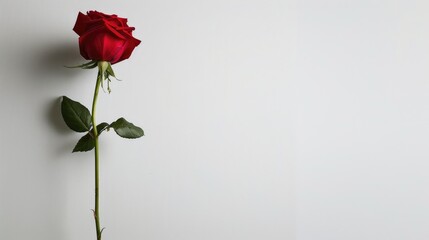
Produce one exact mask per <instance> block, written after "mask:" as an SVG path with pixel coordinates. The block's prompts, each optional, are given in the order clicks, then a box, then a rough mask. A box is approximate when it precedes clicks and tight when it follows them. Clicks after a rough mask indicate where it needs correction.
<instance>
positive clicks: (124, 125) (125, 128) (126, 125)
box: [110, 118, 144, 138]
mask: <svg viewBox="0 0 429 240" xmlns="http://www.w3.org/2000/svg"><path fill="white" fill-rule="evenodd" d="M110 127H112V128H113V129H115V132H116V133H117V134H118V135H119V136H121V137H123V138H139V137H142V136H144V132H143V129H141V128H139V127H137V126H135V125H134V124H132V123H130V122H128V121H127V120H125V119H124V118H119V119H118V120H116V121H115V122H113V123H112V124H110Z"/></svg>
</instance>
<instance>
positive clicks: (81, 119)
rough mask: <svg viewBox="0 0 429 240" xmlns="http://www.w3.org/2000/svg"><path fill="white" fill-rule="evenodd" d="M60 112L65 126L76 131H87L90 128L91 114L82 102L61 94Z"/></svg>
mask: <svg viewBox="0 0 429 240" xmlns="http://www.w3.org/2000/svg"><path fill="white" fill-rule="evenodd" d="M61 114H62V115H63V118H64V121H65V122H66V124H67V126H68V127H69V128H70V129H72V130H73V131H76V132H87V131H89V129H91V126H92V124H91V114H90V113H89V110H88V109H87V108H86V107H85V106H83V105H82V104H80V103H78V102H75V101H73V100H71V99H70V98H68V97H66V96H63V101H62V102H61Z"/></svg>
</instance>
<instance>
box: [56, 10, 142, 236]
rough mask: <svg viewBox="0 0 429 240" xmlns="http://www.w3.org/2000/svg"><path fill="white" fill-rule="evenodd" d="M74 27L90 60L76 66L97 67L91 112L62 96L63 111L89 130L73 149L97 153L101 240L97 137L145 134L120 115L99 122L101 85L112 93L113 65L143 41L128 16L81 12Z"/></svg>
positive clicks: (73, 123)
mask: <svg viewBox="0 0 429 240" xmlns="http://www.w3.org/2000/svg"><path fill="white" fill-rule="evenodd" d="M73 30H74V31H75V32H76V33H77V34H78V35H79V49H80V53H81V55H82V56H83V57H84V58H85V59H87V60H90V62H88V63H85V64H82V65H79V66H76V67H77V68H82V69H92V68H98V74H97V81H96V84H95V90H94V97H93V101H92V108H91V113H90V112H89V110H88V109H87V108H86V107H85V106H84V105H82V104H80V103H79V102H76V101H73V100H71V99H70V98H68V97H66V96H63V99H62V102H61V114H62V116H63V118H64V121H65V123H66V124H67V126H68V127H69V128H70V129H72V130H74V131H76V132H82V133H86V134H85V135H84V136H83V137H81V138H80V140H79V141H78V142H77V144H76V146H75V147H74V149H73V152H86V151H90V150H92V149H94V153H95V207H94V209H93V212H94V220H95V226H96V233H97V240H101V234H102V232H103V229H102V228H101V226H100V209H99V146H98V138H99V136H100V134H101V133H102V132H104V131H105V130H109V129H111V128H113V129H114V130H115V132H116V133H117V134H118V135H119V136H121V137H123V138H139V137H142V136H143V135H144V132H143V130H142V129H141V128H140V127H137V126H135V125H134V124H132V123H130V122H128V121H127V120H125V119H124V118H122V117H121V118H119V119H117V120H116V121H114V122H112V123H107V122H102V123H100V124H98V125H97V123H96V119H95V112H96V106H97V97H98V92H99V89H100V86H101V87H102V86H103V83H104V82H106V83H107V89H108V91H109V92H110V81H111V79H110V78H111V77H114V78H115V73H114V72H113V69H112V64H115V63H118V62H120V61H122V60H125V59H128V58H129V57H130V56H131V53H132V52H133V50H134V48H135V47H137V46H138V45H139V44H140V40H138V39H136V38H134V37H133V35H132V31H133V30H134V28H133V27H129V26H128V25H127V19H126V18H120V17H118V16H117V15H108V14H104V13H101V12H97V11H89V12H87V15H85V14H83V13H79V15H78V17H77V21H76V24H75V26H74V28H73Z"/></svg>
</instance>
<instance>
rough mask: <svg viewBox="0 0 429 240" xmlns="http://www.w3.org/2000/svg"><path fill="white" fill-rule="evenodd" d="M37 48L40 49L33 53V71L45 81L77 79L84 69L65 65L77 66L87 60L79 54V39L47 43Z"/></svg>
mask: <svg viewBox="0 0 429 240" xmlns="http://www.w3.org/2000/svg"><path fill="white" fill-rule="evenodd" d="M37 49H39V50H38V51H37V53H34V55H33V61H32V63H33V67H32V72H33V73H34V74H35V76H37V78H38V79H40V80H42V82H43V83H47V82H45V81H49V82H52V81H55V82H57V81H62V80H64V79H66V80H67V79H77V78H76V76H77V75H79V74H80V73H81V72H82V71H73V69H68V68H66V67H65V66H75V65H79V64H82V63H84V62H87V60H85V59H84V58H82V57H81V56H80V54H79V47H78V43H77V41H67V42H60V43H58V42H56V43H51V44H49V43H47V44H45V45H44V46H40V47H38V48H37ZM34 58H36V59H34Z"/></svg>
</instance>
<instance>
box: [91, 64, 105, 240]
mask: <svg viewBox="0 0 429 240" xmlns="http://www.w3.org/2000/svg"><path fill="white" fill-rule="evenodd" d="M102 65H103V63H102V62H99V63H98V76H97V83H96V84H95V90H94V99H93V101H92V116H91V120H92V129H93V133H94V145H95V148H94V152H95V209H94V219H95V227H96V231H97V240H101V230H100V214H99V207H98V205H99V204H98V202H99V191H98V190H99V187H98V185H99V174H98V165H99V162H98V131H97V124H96V122H95V107H96V105H97V97H98V90H99V89H100V84H101V81H102V79H103V75H104V71H103V70H102Z"/></svg>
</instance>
